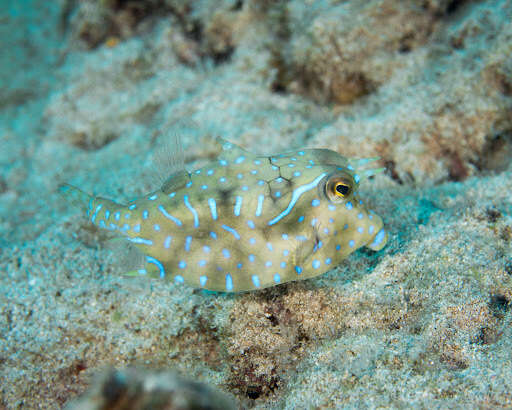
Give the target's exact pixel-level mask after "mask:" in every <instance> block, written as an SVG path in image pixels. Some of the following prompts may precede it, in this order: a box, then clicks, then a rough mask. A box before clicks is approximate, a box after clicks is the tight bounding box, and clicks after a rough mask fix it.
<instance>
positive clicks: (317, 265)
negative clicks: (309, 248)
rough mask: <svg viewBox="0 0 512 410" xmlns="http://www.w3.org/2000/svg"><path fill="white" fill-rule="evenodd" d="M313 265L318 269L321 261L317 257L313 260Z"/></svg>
mask: <svg viewBox="0 0 512 410" xmlns="http://www.w3.org/2000/svg"><path fill="white" fill-rule="evenodd" d="M311 266H313V268H315V269H318V268H319V267H320V261H319V260H317V259H315V260H314V261H313V263H312V264H311Z"/></svg>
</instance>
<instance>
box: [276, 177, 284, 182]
mask: <svg viewBox="0 0 512 410" xmlns="http://www.w3.org/2000/svg"><path fill="white" fill-rule="evenodd" d="M283 181H284V179H283V178H281V177H278V178H276V182H279V183H281V182H283Z"/></svg>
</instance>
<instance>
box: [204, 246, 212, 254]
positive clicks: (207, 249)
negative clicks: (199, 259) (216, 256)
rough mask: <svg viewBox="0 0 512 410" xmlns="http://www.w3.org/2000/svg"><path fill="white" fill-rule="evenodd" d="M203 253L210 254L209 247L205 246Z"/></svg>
mask: <svg viewBox="0 0 512 410" xmlns="http://www.w3.org/2000/svg"><path fill="white" fill-rule="evenodd" d="M203 252H204V253H208V252H210V247H209V246H206V245H205V246H203Z"/></svg>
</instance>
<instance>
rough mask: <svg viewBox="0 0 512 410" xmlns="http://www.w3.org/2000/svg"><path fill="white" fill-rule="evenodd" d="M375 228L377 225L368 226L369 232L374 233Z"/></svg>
mask: <svg viewBox="0 0 512 410" xmlns="http://www.w3.org/2000/svg"><path fill="white" fill-rule="evenodd" d="M374 230H375V226H373V225H370V227H369V228H368V233H370V234H372V233H373V231H374Z"/></svg>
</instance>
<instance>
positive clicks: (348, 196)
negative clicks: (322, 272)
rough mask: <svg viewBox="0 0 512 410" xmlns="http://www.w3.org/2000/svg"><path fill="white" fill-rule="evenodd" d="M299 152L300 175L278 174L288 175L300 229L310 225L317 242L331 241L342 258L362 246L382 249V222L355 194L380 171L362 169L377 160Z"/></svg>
mask: <svg viewBox="0 0 512 410" xmlns="http://www.w3.org/2000/svg"><path fill="white" fill-rule="evenodd" d="M303 152H304V155H303V156H302V157H301V158H300V161H301V164H300V165H301V172H300V173H291V172H287V171H286V170H285V168H286V167H281V174H283V171H284V173H288V175H285V176H286V177H288V178H290V181H291V185H292V186H293V187H294V194H296V193H297V192H298V193H299V194H300V198H298V197H299V195H295V197H296V199H297V201H296V204H295V207H296V210H295V212H294V213H295V216H296V217H298V219H295V220H298V221H299V222H302V221H304V222H305V226H304V227H303V228H302V229H303V230H304V231H306V230H307V229H311V226H313V227H314V229H315V231H316V232H317V236H318V238H319V240H321V241H322V242H323V243H325V244H327V243H329V242H331V244H332V246H335V247H336V249H337V250H338V251H339V252H340V253H341V255H342V256H345V255H348V254H350V253H352V252H353V251H355V250H356V249H358V248H360V247H362V246H366V247H368V248H369V249H372V250H375V251H378V250H380V249H382V248H383V247H384V246H385V245H386V242H387V239H388V234H387V232H386V230H385V229H384V223H383V221H382V219H381V218H380V216H378V215H377V214H376V213H375V212H373V211H372V210H369V209H368V208H367V207H366V205H365V204H364V201H363V200H362V199H361V198H360V196H359V193H358V190H359V185H360V183H361V182H363V181H364V180H365V179H367V178H368V177H369V176H372V175H374V174H376V173H378V172H380V171H382V169H367V168H366V167H365V165H366V164H368V163H369V162H371V161H374V160H376V159H377V158H370V159H352V158H346V157H344V156H342V155H340V154H338V153H337V152H335V151H332V150H327V149H311V150H304V151H303ZM273 162H274V163H276V162H279V160H278V159H275V160H274V161H273ZM285 162H286V161H283V164H284V163H285ZM298 165H299V164H298ZM315 185H316V186H315ZM313 186H314V189H311V188H313ZM308 225H309V226H308Z"/></svg>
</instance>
